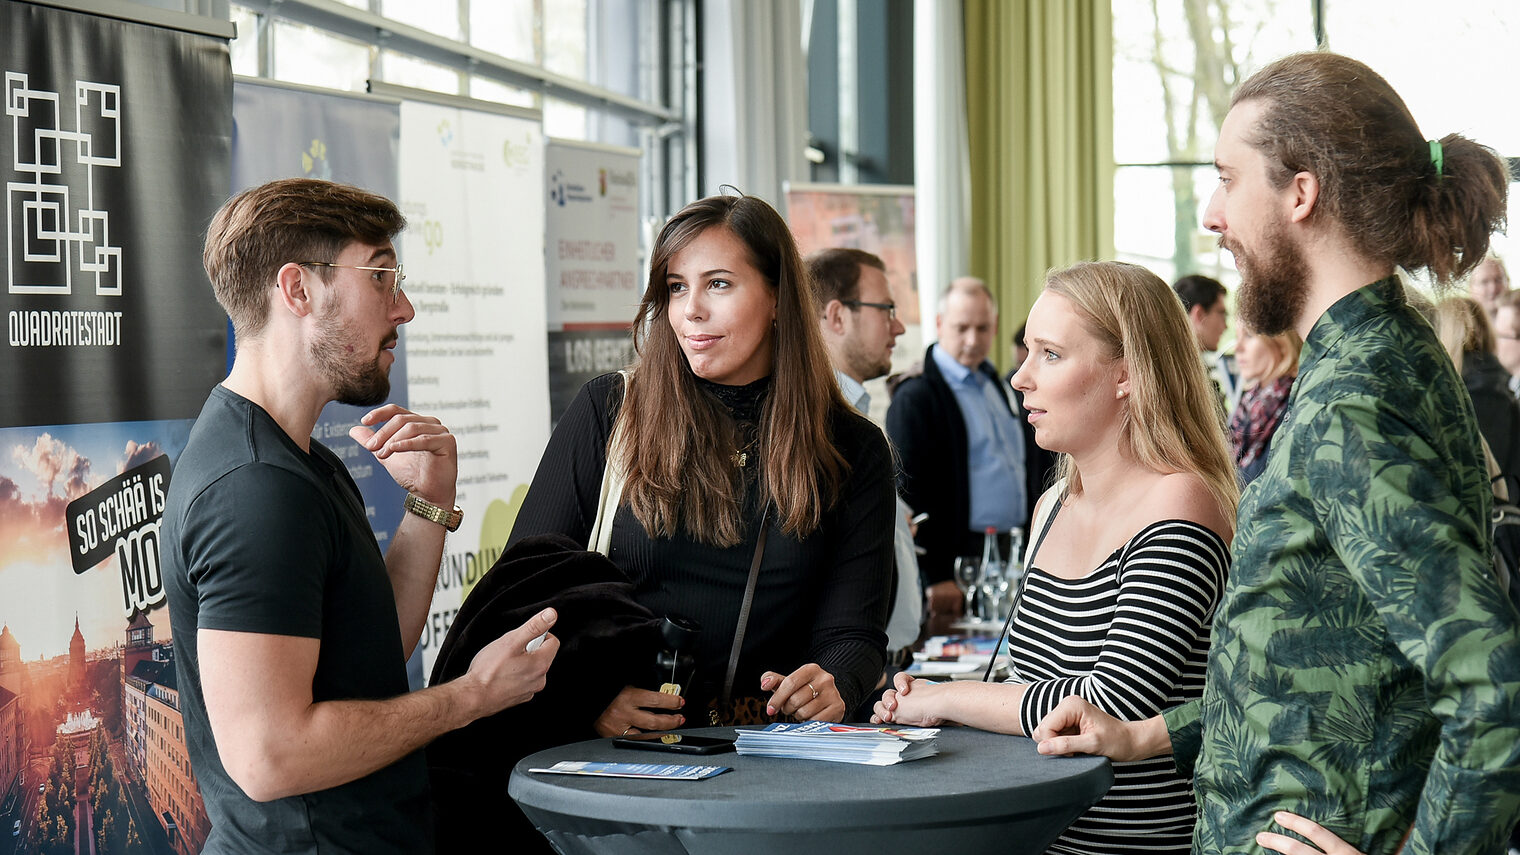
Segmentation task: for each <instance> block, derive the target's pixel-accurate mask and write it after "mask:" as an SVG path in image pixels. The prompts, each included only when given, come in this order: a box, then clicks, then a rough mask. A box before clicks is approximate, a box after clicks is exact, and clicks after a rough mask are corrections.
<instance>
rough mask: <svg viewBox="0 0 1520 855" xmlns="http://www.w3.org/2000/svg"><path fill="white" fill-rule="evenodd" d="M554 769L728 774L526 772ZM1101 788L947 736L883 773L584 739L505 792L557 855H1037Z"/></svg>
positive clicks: (1106, 776) (1033, 755)
mask: <svg viewBox="0 0 1520 855" xmlns="http://www.w3.org/2000/svg"><path fill="white" fill-rule="evenodd" d="M684 732H689V733H694V734H705V735H713V736H730V737H731V736H732V735H733V732H734V731H733V728H726V727H715V728H704V729H701V730H693V731H684ZM565 760H584V761H592V762H622V763H679V764H686V765H696V766H705V765H714V766H731V767H733V771H730V772H725V773H723V774H722V775H719V776H717V777H715V778H709V779H707V780H704V781H655V780H636V779H623V778H594V777H586V776H578V775H546V774H539V773H532V772H529V771H528V769H530V768H544V767H548V766H552V765H554V764H555V763H558V762H561V761H565ZM1112 783H1113V772H1112V771H1111V770H1110V768H1109V763H1108V760H1107V759H1105V758H1102V757H1044V756H1041V755H1040V754H1038V753H1037V752H1036V751H1035V748H1034V743H1033V742H1031V741H1030V740H1029V739H1027V738H1024V737H1021V736H1005V735H1001V734H994V733H987V732H985V731H980V730H973V729H970V728H964V727H947V728H943V729H941V730H940V734H939V754H937V755H936V756H933V757H928V758H925V759H923V760H914V761H912V762H909V763H900V764H898V765H895V766H859V765H852V764H847V763H826V762H820V761H815V760H781V759H775V758H767V757H741V756H739V755H737V754H734V753H732V752H729V753H724V754H712V755H705V756H696V755H688V754H663V753H659V754H657V753H652V752H648V751H629V750H626V749H619V748H614V747H612V744H611V740H607V739H596V740H591V741H588V742H578V743H575V744H572V745H563V746H560V747H558V748H551V749H548V750H546V751H540V752H538V753H537V754H532V755H529V756H528V757H525V758H523V760H522V761H521V762H519V763H518V764H517V766H516V767H515V768H514V769H513V771H512V778H511V782H510V784H509V786H508V792H509V793H510V794H511V796H512V798H513V799H515V800H516V801H517V803H518V805H519V806H520V807H521V808H522V809H523V812H524V813H526V814H527V815H528V818H529V819H530V820H532V821H533V824H534V825H535V826H537V827H538V829H539V831H541V832H543V833H544V835H545V836H546V837H548V839H549V841H550V842H551V843H552V844H553V845H554V846H555V848H556V849H558V850H559V851H560V852H561V853H564V855H589V853H608V855H612V853H617V855H657V854H659V853H671V855H678V854H679V853H692V855H698V853H700V855H709V853H711V854H712V855H717V853H732V855H755V853H765V852H784V853H828V855H852V853H861V855H882V853H888V852H916V853H923V855H930V853H939V852H955V853H965V855H971V853H979V852H986V853H997V855H1010V853H1021V852H1029V853H1039V852H1044V851H1045V847H1046V846H1048V845H1049V844H1050V842H1051V841H1052V840H1054V839H1055V838H1056V837H1058V836H1060V834H1061V832H1062V831H1064V830H1065V829H1066V826H1068V825H1070V824H1071V822H1072V820H1074V819H1076V818H1077V817H1078V816H1079V815H1080V814H1081V813H1082V812H1083V811H1084V810H1086V809H1087V808H1088V807H1090V806H1091V805H1092V804H1094V803H1095V802H1097V801H1098V799H1100V798H1102V796H1103V794H1104V793H1106V792H1107V791H1108V788H1109V785H1110V784H1112Z"/></svg>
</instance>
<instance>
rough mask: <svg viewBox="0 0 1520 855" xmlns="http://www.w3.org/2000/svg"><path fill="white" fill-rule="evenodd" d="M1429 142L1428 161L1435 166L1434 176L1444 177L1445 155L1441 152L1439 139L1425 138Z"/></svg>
mask: <svg viewBox="0 0 1520 855" xmlns="http://www.w3.org/2000/svg"><path fill="white" fill-rule="evenodd" d="M1426 142H1428V143H1430V162H1431V164H1432V165H1433V166H1435V168H1436V177H1437V178H1445V177H1446V173H1445V171H1444V170H1445V168H1446V157H1445V156H1444V154H1443V153H1442V152H1441V141H1440V140H1426Z"/></svg>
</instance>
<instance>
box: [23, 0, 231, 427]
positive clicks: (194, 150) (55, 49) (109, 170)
mask: <svg viewBox="0 0 1520 855" xmlns="http://www.w3.org/2000/svg"><path fill="white" fill-rule="evenodd" d="M0 46H3V47H0V66H3V68H0V71H3V72H4V87H5V88H4V105H5V122H4V123H3V125H0V176H3V180H4V182H5V200H4V205H5V230H6V240H5V241H4V243H3V245H0V318H3V319H4V330H5V331H4V338H3V339H0V347H3V350H0V354H3V355H0V400H3V401H4V406H3V407H0V427H11V426H22V425H60V424H82V423H92V422H123V421H137V420H146V419H176V418H193V417H194V416H195V415H196V414H197V413H199V411H200V407H201V404H202V403H203V402H204V401H205V398H206V394H207V392H208V391H209V390H210V388H211V386H212V385H214V384H215V383H217V382H218V381H219V380H221V378H222V377H223V376H225V373H226V372H225V365H226V363H225V352H226V326H225V324H226V320H225V317H226V316H225V315H224V314H223V313H222V311H221V309H220V307H218V306H217V304H216V301H215V298H214V297H213V295H212V293H211V286H210V285H209V284H208V283H207V282H206V277H205V273H204V272H203V271H202V269H201V262H200V257H201V243H202V240H203V239H204V235H205V228H206V224H207V222H208V221H209V220H210V218H211V215H212V214H213V213H214V212H215V211H216V209H217V207H218V206H219V205H220V204H221V203H222V202H223V201H224V200H225V199H226V197H227V187H228V185H229V181H228V170H229V161H230V153H231V144H232V69H231V65H230V63H229V59H228V53H227V45H226V43H225V42H222V41H220V40H218V39H213V38H206V37H204V36H196V35H190V34H187V33H178V32H173V31H169V30H162V29H158V28H154V27H149V26H145V25H142V24H132V23H127V22H122V21H114V20H108V19H103V18H97V17H94V16H92V15H86V14H82V13H76V12H68V11H63V10H59V9H53V8H48V7H43V6H33V5H30V4H26V3H19V2H12V0H0Z"/></svg>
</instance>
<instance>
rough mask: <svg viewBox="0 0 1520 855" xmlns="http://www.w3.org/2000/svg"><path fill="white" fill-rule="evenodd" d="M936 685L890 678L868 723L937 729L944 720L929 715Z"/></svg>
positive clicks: (925, 681)
mask: <svg viewBox="0 0 1520 855" xmlns="http://www.w3.org/2000/svg"><path fill="white" fill-rule="evenodd" d="M941 688H942V687H940V686H939V685H938V684H936V683H934V682H933V681H930V680H914V679H913V678H912V677H910V676H908V675H907V674H904V673H903V672H901V671H899V672H897V675H896V676H894V677H893V678H892V688H890V689H888V690H886V691H885V692H883V693H882V696H881V700H879V701H877V702H876V707H875V709H873V710H872V711H871V721H872V722H874V723H876V724H907V725H912V726H914V727H938V726H939V725H941V724H944V722H945V717H944V716H942V715H938V714H936V713H933V712H931V711H930V709H929V708H930V706H931V705H932V702H933V701H934V700H935V695H936V694H938V693H939V691H940V689H941Z"/></svg>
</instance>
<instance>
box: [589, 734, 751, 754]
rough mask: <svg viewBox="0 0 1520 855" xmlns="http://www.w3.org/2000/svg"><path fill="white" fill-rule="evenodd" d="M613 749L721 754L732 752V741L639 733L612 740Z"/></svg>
mask: <svg viewBox="0 0 1520 855" xmlns="http://www.w3.org/2000/svg"><path fill="white" fill-rule="evenodd" d="M612 747H614V748H632V749H635V750H638V751H670V752H673V753H676V754H722V753H723V752H725V751H732V750H734V741H733V740H732V739H724V738H723V737H720V736H691V735H688V734H685V733H676V732H668V733H639V734H635V735H634V736H619V737H617V738H615V739H613V740H612Z"/></svg>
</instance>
